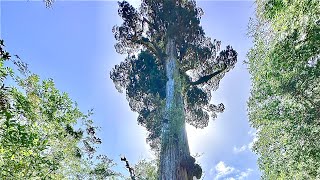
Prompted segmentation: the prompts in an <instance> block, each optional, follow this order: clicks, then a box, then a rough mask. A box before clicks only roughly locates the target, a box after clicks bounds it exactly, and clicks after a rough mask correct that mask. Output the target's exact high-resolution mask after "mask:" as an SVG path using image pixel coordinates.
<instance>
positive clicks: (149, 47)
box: [110, 0, 237, 147]
mask: <svg viewBox="0 0 320 180" xmlns="http://www.w3.org/2000/svg"><path fill="white" fill-rule="evenodd" d="M118 4H119V9H118V14H119V16H120V17H121V18H122V19H123V23H122V25H120V26H114V28H113V33H114V36H115V39H116V40H117V44H116V45H115V48H116V50H117V52H118V53H121V54H128V57H127V58H126V59H125V61H123V62H121V63H120V65H116V66H115V68H114V69H112V71H111V72H110V77H111V79H112V80H113V82H114V83H115V86H116V88H117V89H118V90H119V91H120V92H122V91H125V93H126V96H127V100H128V102H129V105H130V108H131V110H132V111H135V112H138V113H139V116H138V122H139V124H140V125H142V126H144V127H146V129H147V130H148V131H149V132H150V133H149V136H148V141H149V142H151V146H152V147H156V144H158V143H159V137H160V134H161V129H162V125H163V123H162V121H163V119H164V105H165V98H166V90H165V87H166V82H167V77H166V71H165V69H166V67H165V57H166V56H167V54H166V44H167V41H168V39H173V40H174V42H175V50H176V54H177V59H178V69H179V74H180V75H179V76H180V78H181V81H182V88H181V94H182V95H183V101H184V109H185V116H186V117H185V118H186V122H188V123H189V124H191V125H193V126H195V127H197V128H204V127H206V126H207V125H208V121H209V117H210V114H211V117H213V118H215V117H216V113H217V112H222V111H223V110H224V106H223V104H219V105H214V104H210V100H211V91H212V90H216V89H217V88H218V86H219V82H220V80H221V79H222V77H223V76H224V75H225V73H226V72H228V71H229V70H230V69H232V68H233V67H234V65H235V63H236V61H237V53H236V51H235V50H233V49H232V47H231V46H227V48H226V49H225V50H222V51H220V44H221V42H220V41H218V40H215V39H214V40H213V41H212V40H211V39H210V38H209V37H206V36H205V33H204V30H203V28H202V27H201V25H200V19H201V16H202V15H203V11H202V9H201V8H199V7H196V2H195V1H193V0H192V1H185V0H177V1H176V0H169V1H168V0H143V1H142V3H141V6H140V8H139V9H135V8H134V7H133V6H132V5H130V4H129V3H128V2H126V1H122V2H118Z"/></svg>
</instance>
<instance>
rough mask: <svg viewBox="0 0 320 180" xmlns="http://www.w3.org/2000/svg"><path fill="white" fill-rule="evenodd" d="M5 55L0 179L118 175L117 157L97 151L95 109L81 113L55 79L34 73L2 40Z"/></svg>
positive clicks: (0, 76) (0, 63)
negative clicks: (93, 115)
mask: <svg viewBox="0 0 320 180" xmlns="http://www.w3.org/2000/svg"><path fill="white" fill-rule="evenodd" d="M0 55H1V56H0V87H1V88H0V97H1V99H0V100H1V101H0V179H89V178H91V179H105V178H107V177H113V176H117V175H118V174H117V173H115V172H114V171H112V170H111V169H110V168H111V167H112V166H113V165H114V163H113V162H112V161H111V160H110V159H108V157H107V156H105V155H97V154H96V148H97V145H99V144H101V139H100V138H98V137H97V136H96V130H97V127H95V126H94V125H93V121H92V120H91V119H90V115H91V114H92V113H91V111H89V112H88V114H84V113H82V112H81V111H80V110H79V109H78V107H77V104H76V103H74V102H73V101H72V100H71V99H70V98H69V97H68V94H67V93H62V92H60V91H59V90H58V89H56V88H55V86H54V82H53V80H52V79H49V80H44V81H41V80H40V78H39V76H37V75H35V74H32V73H31V72H30V71H29V70H28V68H27V65H26V64H25V63H23V62H21V60H20V57H19V56H17V55H15V56H13V57H11V55H10V54H9V53H8V52H6V51H5V49H4V42H3V40H0ZM8 83H10V85H11V86H8V85H7V84H8ZM76 127H77V128H76Z"/></svg>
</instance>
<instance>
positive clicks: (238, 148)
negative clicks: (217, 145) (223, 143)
mask: <svg viewBox="0 0 320 180" xmlns="http://www.w3.org/2000/svg"><path fill="white" fill-rule="evenodd" d="M246 149H247V146H246V145H243V146H241V147H236V146H234V147H233V152H234V153H235V154H238V153H240V152H243V151H245V150H246Z"/></svg>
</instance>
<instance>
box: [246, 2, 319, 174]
mask: <svg viewBox="0 0 320 180" xmlns="http://www.w3.org/2000/svg"><path fill="white" fill-rule="evenodd" d="M256 3H257V10H256V19H255V20H253V21H252V24H251V35H252V37H253V39H254V47H253V48H252V49H251V50H250V52H249V53H248V58H249V70H250V74H251V76H252V89H251V97H250V100H249V103H248V105H249V119H250V122H251V124H252V126H253V127H255V128H257V130H258V132H257V136H258V141H256V143H255V144H254V151H255V152H256V153H258V155H259V161H258V163H259V167H260V169H261V170H262V178H263V179H319V178H320V143H319V142H320V63H319V59H320V3H319V1H317V0H293V1H292V0H258V1H257V2H256Z"/></svg>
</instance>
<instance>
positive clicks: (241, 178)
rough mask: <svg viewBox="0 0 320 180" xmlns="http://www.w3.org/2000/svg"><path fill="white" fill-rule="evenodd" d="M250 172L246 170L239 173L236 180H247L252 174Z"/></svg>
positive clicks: (250, 170)
mask: <svg viewBox="0 0 320 180" xmlns="http://www.w3.org/2000/svg"><path fill="white" fill-rule="evenodd" d="M252 171H253V170H252V169H250V168H248V169H247V170H246V171H243V172H241V173H240V174H239V175H237V180H244V179H247V177H248V176H249V175H250V174H251V173H252Z"/></svg>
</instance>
